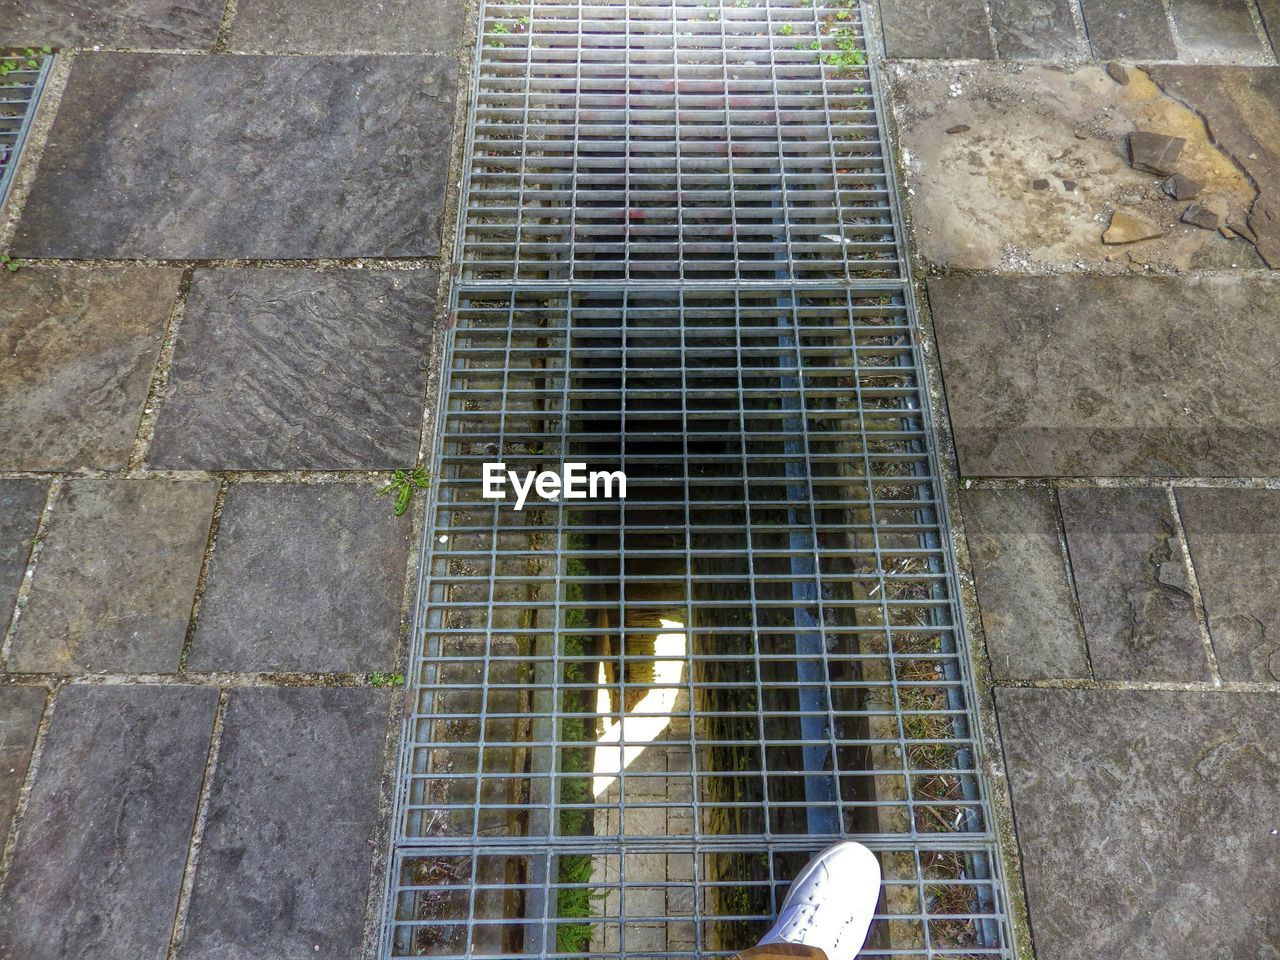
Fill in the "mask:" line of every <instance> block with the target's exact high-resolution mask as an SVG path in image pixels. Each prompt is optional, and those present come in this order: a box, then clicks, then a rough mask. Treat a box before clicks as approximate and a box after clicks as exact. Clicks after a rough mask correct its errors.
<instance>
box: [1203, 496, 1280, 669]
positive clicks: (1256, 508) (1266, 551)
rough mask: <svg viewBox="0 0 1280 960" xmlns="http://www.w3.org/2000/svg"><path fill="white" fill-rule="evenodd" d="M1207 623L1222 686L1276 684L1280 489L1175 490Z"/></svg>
mask: <svg viewBox="0 0 1280 960" xmlns="http://www.w3.org/2000/svg"><path fill="white" fill-rule="evenodd" d="M1178 509H1179V512H1180V513H1181V514H1182V523H1183V526H1184V528H1185V529H1186V531H1187V545H1188V546H1189V547H1190V549H1191V565H1192V566H1193V567H1195V571H1196V577H1197V579H1198V580H1199V582H1200V594H1201V597H1202V598H1203V600H1204V608H1205V614H1206V615H1207V616H1208V618H1209V636H1210V638H1211V639H1212V641H1213V650H1214V654H1215V656H1216V657H1217V660H1218V669H1219V671H1220V672H1221V674H1222V676H1223V678H1225V679H1227V680H1257V681H1263V682H1275V681H1277V680H1280V563H1278V562H1277V559H1278V558H1280V490H1210V489H1203V488H1190V487H1188V488H1183V489H1180V490H1178Z"/></svg>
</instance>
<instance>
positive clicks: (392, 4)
mask: <svg viewBox="0 0 1280 960" xmlns="http://www.w3.org/2000/svg"><path fill="white" fill-rule="evenodd" d="M466 18H467V9H466V4H465V3H464V2H463V0H434V2H432V3H427V4H424V3H420V2H417V0H381V2H379V3H369V4H364V3H361V4H351V3H344V2H342V0H239V2H238V3H237V4H236V16H235V20H234V21H233V22H232V24H231V49H233V50H247V51H259V50H260V51H263V52H267V53H271V52H276V51H281V52H289V53H325V52H328V51H331V50H362V51H368V52H371V53H455V52H457V51H458V49H459V47H460V45H461V43H462V35H463V26H464V24H465V23H466Z"/></svg>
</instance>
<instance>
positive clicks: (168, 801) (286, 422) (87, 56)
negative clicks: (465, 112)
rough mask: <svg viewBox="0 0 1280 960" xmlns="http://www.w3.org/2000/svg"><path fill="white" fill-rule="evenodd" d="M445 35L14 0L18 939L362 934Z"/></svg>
mask: <svg viewBox="0 0 1280 960" xmlns="http://www.w3.org/2000/svg"><path fill="white" fill-rule="evenodd" d="M469 20H470V12H469V11H468V10H467V8H466V6H465V4H464V3H463V2H461V0H433V2H431V3H429V4H416V3H410V2H407V0H397V2H387V3H382V4H378V5H367V6H365V7H362V6H360V5H354V6H353V5H350V4H339V3H336V2H324V3H300V2H281V3H277V2H257V0H239V2H237V0H230V2H224V0H184V2H182V3H168V2H158V0H109V2H103V3H95V4H92V5H86V4H82V3H72V2H64V0H18V2H13V0H3V2H0V45H18V46H27V45H37V46H39V45H44V44H50V45H53V46H56V47H59V48H60V50H59V56H58V58H57V60H56V62H55V66H54V70H53V74H52V76H51V79H50V85H49V88H48V90H47V92H46V95H45V97H44V100H43V102H42V106H41V109H40V113H39V115H38V117H37V123H36V129H35V131H34V135H33V138H32V140H31V141H30V143H29V146H28V149H27V152H26V154H25V155H24V159H23V162H22V164H21V167H20V169H19V172H18V178H17V181H16V184H15V190H14V191H13V193H12V195H11V198H10V201H9V203H8V205H7V207H6V209H5V211H4V219H3V221H0V250H7V251H9V252H11V253H12V254H13V256H15V257H18V258H21V260H22V264H21V267H20V269H19V270H18V271H17V272H14V273H9V272H5V273H4V274H3V275H2V276H0V424H3V427H2V428H0V637H2V638H3V647H2V649H0V654H2V656H3V673H4V676H3V681H0V847H3V855H2V857H0V884H2V887H0V958H4V960H55V958H56V960H65V958H73V957H90V956H92V957H101V958H110V960H117V958H118V960H166V958H169V960H196V958H203V960H239V958H254V960H277V958H278V960H295V958H300V957H318V958H324V957H329V958H335V960H355V958H365V957H371V956H372V955H373V950H374V940H373V932H374V930H375V929H376V923H377V918H378V913H379V910H380V903H379V901H380V892H381V886H382V878H383V870H384V864H383V862H382V860H383V856H384V853H383V852H384V850H385V849H386V840H385V831H386V830H387V829H388V819H389V818H388V812H387V809H388V803H389V796H390V788H391V783H392V775H391V770H392V765H393V764H394V759H395V756H394V755H395V740H396V737H395V733H396V731H397V730H398V728H399V709H398V706H399V692H398V684H399V682H400V679H399V676H398V675H399V674H400V673H402V672H403V671H404V670H405V664H404V662H403V657H404V651H405V646H406V645H405V643H404V637H405V635H406V631H407V629H408V618H409V615H410V605H411V603H412V599H413V587H414V583H415V582H416V577H415V576H414V574H415V573H416V566H417V563H416V557H415V554H416V548H415V547H414V546H413V545H414V544H415V543H416V540H417V534H416V533H415V531H416V530H417V529H418V525H419V524H420V523H421V518H420V509H421V505H420V504H415V505H414V509H412V510H411V511H410V512H409V513H408V515H406V516H403V517H396V516H394V514H393V511H392V504H391V502H390V500H389V498H386V497H382V498H379V497H377V496H376V494H377V492H378V491H379V490H380V489H381V488H382V486H384V485H385V484H386V483H387V482H388V480H389V479H390V476H391V471H393V470H396V469H401V468H408V467H411V466H412V465H413V464H415V463H417V462H418V461H419V459H420V457H421V455H422V451H423V450H424V449H428V448H429V446H430V444H431V427H432V424H433V423H434V411H433V409H432V408H433V403H432V402H431V399H430V398H432V397H433V396H434V394H435V391H436V378H437V376H438V374H437V373H436V372H435V368H436V367H438V357H439V356H440V349H441V340H442V319H443V318H442V317H441V315H440V309H439V308H440V304H441V303H442V300H441V298H440V290H441V268H440V260H441V250H442V248H445V247H447V246H448V243H449V238H451V236H452V230H453V225H452V221H451V217H452V216H453V213H452V208H451V207H450V203H451V198H452V192H451V186H450V185H451V184H452V183H454V182H456V179H457V168H456V163H457V161H456V156H455V154H456V147H457V145H458V139H457V138H456V137H455V136H454V131H455V129H456V128H457V123H458V121H459V119H460V117H459V113H460V111H459V109H458V94H459V89H458V87H459V77H460V76H463V75H465V72H466V69H467V67H466V62H465V61H466V55H465V54H464V53H463V52H462V51H464V49H465V48H466V46H467V43H468V41H467V37H466V35H465V34H466V31H467V30H468V22H469ZM390 54H394V56H392V55H390Z"/></svg>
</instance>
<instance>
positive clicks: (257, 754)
mask: <svg viewBox="0 0 1280 960" xmlns="http://www.w3.org/2000/svg"><path fill="white" fill-rule="evenodd" d="M389 696H390V694H389V693H388V692H387V691H382V690H369V689H350V688H347V689H342V688H310V689H306V688H292V689H290V688H276V689H247V690H245V689H242V690H236V691H234V692H233V693H232V694H231V699H230V701H229V702H228V704H227V713H226V721H225V725H224V727H223V734H222V744H221V748H220V751H219V755H218V766H217V768H216V770H215V771H214V775H213V787H212V790H211V793H210V797H209V813H208V819H207V821H206V825H205V831H204V838H203V840H202V842H201V846H200V859H199V861H198V865H197V868H196V879H195V889H194V891H193V892H192V896H191V909H190V912H189V914H188V916H187V928H186V935H185V937H184V939H183V941H182V946H181V947H180V948H179V950H178V957H179V958H180V960H223V958H230V957H235V958H240V957H245V958H247V957H260V956H262V955H263V954H262V948H263V945H264V944H269V945H270V955H271V956H277V957H308V956H320V957H355V956H358V955H359V952H360V945H361V936H362V934H363V926H364V914H365V898H366V897H367V896H368V892H369V880H370V867H371V860H372V856H373V847H372V841H373V839H374V836H375V832H376V829H377V819H378V793H379V788H380V780H381V774H382V755H383V746H384V742H385V738H386V735H387V722H388V707H389V705H390V701H389ZM299 811H306V816H299V815H298V814H299Z"/></svg>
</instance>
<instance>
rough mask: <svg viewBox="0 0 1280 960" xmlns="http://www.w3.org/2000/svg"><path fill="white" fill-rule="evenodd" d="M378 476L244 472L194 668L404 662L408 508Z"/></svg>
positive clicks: (213, 569) (227, 512) (224, 532)
mask: <svg viewBox="0 0 1280 960" xmlns="http://www.w3.org/2000/svg"><path fill="white" fill-rule="evenodd" d="M378 489H379V488H378V487H377V486H375V485H372V484H364V483H360V484H356V483H342V484H305V485H303V484H279V483H240V484H236V485H235V486H233V487H231V488H230V490H229V491H228V493H227V496H226V499H225V501H224V504H223V511H222V520H221V523H220V525H219V527H218V542H217V545H216V547H215V548H214V552H213V559H212V561H211V564H210V569H209V577H208V584H207V586H206V588H205V592H204V596H203V598H202V600H201V603H200V616H199V620H198V621H197V623H196V631H195V638H194V640H193V641H192V648H191V654H190V658H189V662H188V667H189V668H190V669H192V670H218V671H224V670H225V671H244V672H274V671H298V672H305V673H344V672H352V671H357V672H365V671H370V670H386V669H389V668H391V667H392V666H393V665H394V664H395V661H396V649H397V645H398V643H399V639H400V636H401V633H400V622H401V615H400V605H401V600H402V592H403V590H404V578H405V570H406V565H407V563H408V556H409V532H410V523H409V517H408V516H407V515H406V516H403V517H396V516H394V515H393V514H392V511H391V504H390V502H389V501H388V499H387V498H386V497H375V493H376V492H377V490H378Z"/></svg>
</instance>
